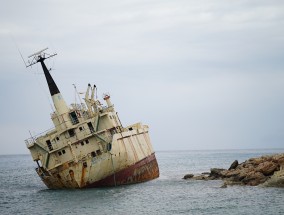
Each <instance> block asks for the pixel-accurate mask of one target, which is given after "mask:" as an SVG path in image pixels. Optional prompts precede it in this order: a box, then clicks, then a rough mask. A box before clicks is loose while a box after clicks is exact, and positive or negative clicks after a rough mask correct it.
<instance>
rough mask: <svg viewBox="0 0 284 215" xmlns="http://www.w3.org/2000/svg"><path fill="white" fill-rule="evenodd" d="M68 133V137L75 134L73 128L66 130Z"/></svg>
mask: <svg viewBox="0 0 284 215" xmlns="http://www.w3.org/2000/svg"><path fill="white" fill-rule="evenodd" d="M68 133H69V136H70V137H73V136H74V135H75V131H74V129H70V130H68Z"/></svg>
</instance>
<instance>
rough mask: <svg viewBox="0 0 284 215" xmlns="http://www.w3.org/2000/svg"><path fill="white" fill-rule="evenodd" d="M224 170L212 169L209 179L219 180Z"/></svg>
mask: <svg viewBox="0 0 284 215" xmlns="http://www.w3.org/2000/svg"><path fill="white" fill-rule="evenodd" d="M224 170H225V169H220V168H212V169H210V174H209V177H210V178H211V179H220V178H222V177H223V174H222V172H223V171H224Z"/></svg>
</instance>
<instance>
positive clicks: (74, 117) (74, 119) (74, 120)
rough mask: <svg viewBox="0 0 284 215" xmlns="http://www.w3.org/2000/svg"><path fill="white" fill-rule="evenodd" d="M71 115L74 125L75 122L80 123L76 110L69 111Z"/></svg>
mask: <svg viewBox="0 0 284 215" xmlns="http://www.w3.org/2000/svg"><path fill="white" fill-rule="evenodd" d="M69 116H70V118H71V122H72V124H73V125H75V124H78V123H79V120H78V117H77V115H76V112H75V111H73V112H71V113H69Z"/></svg>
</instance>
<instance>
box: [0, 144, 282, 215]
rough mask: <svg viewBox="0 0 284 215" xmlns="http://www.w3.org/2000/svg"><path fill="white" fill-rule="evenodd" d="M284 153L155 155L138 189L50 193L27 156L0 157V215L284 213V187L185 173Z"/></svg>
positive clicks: (115, 188) (188, 152)
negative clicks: (155, 170) (152, 174)
mask: <svg viewBox="0 0 284 215" xmlns="http://www.w3.org/2000/svg"><path fill="white" fill-rule="evenodd" d="M283 152H284V149H282V150H281V149H278V150H276V149H274V150H273V149H270V150H268V149H266V150H223V151H167V152H156V156H157V159H158V163H159V167H160V178H159V179H156V180H153V181H150V182H146V183H141V184H136V185H129V186H121V187H113V188H100V189H85V190H48V189H47V188H46V187H45V185H44V184H43V183H42V182H41V180H40V178H39V177H38V176H37V174H36V172H35V170H34V168H35V167H36V164H35V163H34V162H33V161H32V159H31V157H30V156H29V155H0V214H1V215H4V214H106V215H110V214H121V215H122V214H123V215H132V214H134V215H139V214H170V215H173V214H223V215H227V214H273V215H276V214H284V189H283V188H263V187H243V186H228V188H226V189H224V188H220V186H221V185H222V184H223V183H222V181H219V180H216V181H190V180H189V181H187V180H183V179H182V177H183V176H184V175H185V174H187V173H202V172H206V171H209V170H210V168H212V167H220V168H228V167H229V166H230V164H231V163H232V162H233V161H234V160H235V159H237V160H238V161H239V162H243V161H245V160H247V159H248V158H251V157H257V156H261V155H267V154H275V153H283Z"/></svg>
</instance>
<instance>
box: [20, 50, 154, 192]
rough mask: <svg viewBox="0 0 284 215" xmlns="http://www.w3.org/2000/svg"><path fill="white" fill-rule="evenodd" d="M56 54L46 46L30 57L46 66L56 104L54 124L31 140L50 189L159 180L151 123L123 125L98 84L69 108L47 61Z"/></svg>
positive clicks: (31, 149) (44, 178) (43, 66)
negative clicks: (99, 92) (47, 50)
mask: <svg viewBox="0 0 284 215" xmlns="http://www.w3.org/2000/svg"><path fill="white" fill-rule="evenodd" d="M54 55H56V54H51V55H50V54H48V53H46V49H44V50H41V51H39V52H37V53H35V54H33V55H31V56H29V58H30V59H31V61H30V62H29V64H28V65H27V67H29V66H32V65H34V64H36V63H40V64H41V66H42V69H43V72H44V75H45V78H46V81H47V84H48V88H49V91H50V95H51V97H52V101H53V104H54V108H55V111H54V112H53V113H52V114H51V119H52V122H53V124H54V128H53V129H51V130H49V131H47V132H46V133H45V134H43V135H37V136H31V137H30V138H29V139H27V140H26V141H25V142H26V145H27V148H28V149H29V150H30V153H31V155H32V158H33V160H34V161H35V162H36V163H37V168H36V172H37V174H38V175H39V177H40V178H41V179H42V181H43V182H44V184H45V185H46V186H47V187H48V188H50V189H62V188H91V187H105V186H118V185H126V184H133V183H140V182H145V181H149V180H152V179H155V178H158V177H159V167H158V163H157V160H156V157H155V153H154V150H153V147H152V145H151V142H150V137H149V128H148V126H147V125H143V124H141V123H136V124H133V125H129V126H127V127H123V126H122V124H121V122H120V119H119V117H118V114H117V112H116V111H115V109H114V105H113V104H112V103H111V100H110V95H109V94H105V95H104V97H103V99H104V101H105V103H106V105H103V104H102V103H101V102H100V101H99V100H98V99H97V98H95V93H96V90H97V89H96V86H95V85H94V86H91V85H90V84H89V85H88V87H87V90H86V94H85V98H84V102H82V101H81V102H79V103H78V104H76V103H75V104H72V105H71V106H70V107H69V106H67V105H66V102H65V101H64V99H63V97H62V95H61V93H60V91H59V88H58V87H57V85H56V83H55V82H54V80H53V78H52V76H51V74H50V71H49V69H47V67H46V65H45V62H44V61H45V60H46V59H48V58H50V57H53V56H54ZM75 89H76V88H75Z"/></svg>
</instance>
